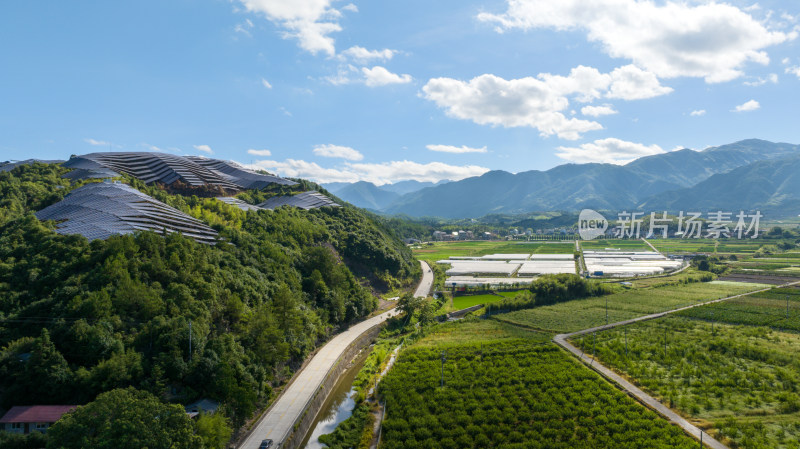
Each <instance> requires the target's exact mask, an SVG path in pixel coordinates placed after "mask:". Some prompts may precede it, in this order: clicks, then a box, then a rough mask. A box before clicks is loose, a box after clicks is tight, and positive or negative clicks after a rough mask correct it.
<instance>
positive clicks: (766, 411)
mask: <svg viewBox="0 0 800 449" xmlns="http://www.w3.org/2000/svg"><path fill="white" fill-rule="evenodd" d="M762 296H763V295H762ZM762 299H767V298H762ZM715 307H716V305H709V306H704V307H699V308H697V309H700V310H702V309H712V308H715ZM693 310H694V309H693ZM793 313H795V314H797V313H798V310H794V311H793ZM699 315H700V316H701V317H702V316H704V315H703V314H699ZM705 316H708V317H711V316H713V317H714V319H715V322H711V321H705V320H699V319H693V318H689V317H687V316H670V317H666V318H661V319H657V320H652V321H646V322H640V323H636V324H632V325H628V326H624V327H619V328H615V329H612V330H608V331H603V332H598V333H597V334H596V335H584V336H581V337H577V338H575V339H574V341H573V344H575V345H576V346H578V347H580V348H581V349H582V350H583V351H584V352H586V353H587V354H593V353H596V356H597V358H598V360H599V361H600V362H602V363H603V364H605V365H606V366H609V367H610V368H612V369H614V370H615V371H618V372H620V373H622V374H623V375H625V376H626V377H628V378H629V379H631V380H632V381H633V382H635V383H637V384H638V385H639V386H640V387H642V388H643V389H645V390H647V391H648V392H649V393H651V394H652V395H653V396H655V397H657V398H660V399H661V400H662V402H663V403H664V404H666V405H668V406H670V407H671V408H673V409H675V410H677V411H679V412H680V413H681V414H683V415H684V416H687V417H690V420H691V421H693V422H694V423H695V424H697V425H699V426H700V427H703V428H705V429H707V431H708V432H709V433H711V434H712V435H715V436H716V437H717V438H718V439H720V440H722V442H724V443H726V444H728V445H729V446H730V447H740V448H745V449H762V448H798V447H800V396H798V392H800V358H798V355H799V354H798V353H799V352H800V350H798V348H800V335H799V334H798V333H796V332H781V331H777V330H774V329H770V328H768V327H764V326H749V325H741V324H727V323H723V322H722V321H725V322H728V323H731V322H736V321H741V322H747V323H752V320H751V319H750V313H749V312H746V313H740V314H739V315H738V317H741V318H742V319H741V320H737V319H736V316H737V315H733V314H728V315H722V314H719V315H718V314H716V313H715V314H713V315H710V314H708V315H705ZM795 316H797V315H795ZM626 348H627V349H626Z"/></svg>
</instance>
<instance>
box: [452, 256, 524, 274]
mask: <svg viewBox="0 0 800 449" xmlns="http://www.w3.org/2000/svg"><path fill="white" fill-rule="evenodd" d="M437 263H445V264H450V265H451V266H452V268H450V269H449V270H447V273H446V274H447V275H448V276H464V275H475V276H477V275H494V276H505V277H511V275H513V274H514V273H515V272H516V271H517V269H519V267H520V266H521V265H522V264H521V263H518V262H506V261H504V260H440V261H438V262H437Z"/></svg>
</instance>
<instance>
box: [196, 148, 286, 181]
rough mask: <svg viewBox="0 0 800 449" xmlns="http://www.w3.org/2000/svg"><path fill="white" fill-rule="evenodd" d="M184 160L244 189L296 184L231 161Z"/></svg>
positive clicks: (198, 157)
mask: <svg viewBox="0 0 800 449" xmlns="http://www.w3.org/2000/svg"><path fill="white" fill-rule="evenodd" d="M186 158H187V159H189V160H191V161H194V162H196V163H198V164H200V165H202V166H204V167H206V168H208V169H210V170H212V171H214V172H216V173H217V174H219V175H221V176H223V177H225V178H227V179H228V180H229V181H230V182H232V183H234V184H236V185H238V186H239V187H242V188H244V189H263V188H264V187H267V186H269V185H270V184H279V185H283V186H293V185H296V184H297V183H296V182H294V181H290V180H288V179H283V178H280V177H278V176H272V175H264V174H261V173H257V172H254V171H252V170H248V169H247V168H244V167H242V166H241V165H239V164H237V163H236V162H233V161H223V160H220V159H209V158H207V157H202V156H187V157H186Z"/></svg>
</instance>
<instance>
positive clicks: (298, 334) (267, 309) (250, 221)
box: [0, 164, 419, 447]
mask: <svg viewBox="0 0 800 449" xmlns="http://www.w3.org/2000/svg"><path fill="white" fill-rule="evenodd" d="M65 171H66V169H64V168H62V167H60V166H58V165H48V164H34V165H30V166H21V167H18V168H16V169H14V170H12V171H10V172H5V173H0V347H2V352H0V408H3V409H7V408H8V407H10V406H13V405H27V404H53V403H60V404H86V403H88V402H90V401H93V400H94V399H95V398H96V397H97V396H98V395H99V394H101V393H103V392H107V391H111V390H115V389H119V388H128V387H134V388H136V389H138V390H143V391H146V392H149V393H150V394H152V395H154V396H155V397H157V398H158V399H159V400H161V401H162V402H165V403H169V402H171V403H180V404H187V403H189V402H191V401H194V400H196V399H198V398H202V397H206V398H210V399H213V400H216V401H219V402H220V403H221V404H222V412H223V413H222V415H221V416H226V417H228V418H230V422H229V423H228V424H226V425H233V426H238V425H240V424H242V423H243V422H244V421H245V420H246V419H249V418H250V417H251V416H252V414H253V412H254V411H255V410H256V408H257V407H259V406H261V405H264V404H265V403H266V402H267V401H268V400H269V399H270V398H271V397H272V396H273V395H274V393H273V391H274V389H275V388H277V387H278V386H279V385H281V384H282V383H283V382H285V381H286V380H287V379H288V378H289V377H290V376H291V374H292V372H293V371H294V370H296V369H297V368H298V367H299V366H300V364H301V363H302V360H303V359H304V357H305V356H306V355H307V354H308V353H309V352H310V351H312V350H313V349H314V348H315V347H316V346H317V345H318V344H319V343H320V342H322V341H324V340H325V339H327V338H328V337H329V336H330V335H331V334H332V333H334V332H336V331H337V330H338V329H340V328H342V327H345V326H347V325H348V324H349V323H352V322H354V321H356V320H359V319H361V318H363V317H365V316H367V315H369V314H370V313H371V312H372V311H373V310H374V309H375V308H376V305H377V304H376V299H375V297H374V296H373V295H372V294H371V293H372V291H385V290H387V289H390V288H397V287H405V286H410V285H411V284H412V283H413V281H414V280H415V279H416V278H417V277H418V275H419V267H418V266H417V264H416V263H415V262H414V261H413V259H412V256H411V253H410V251H409V250H408V249H407V248H406V247H405V246H404V245H403V244H402V242H400V241H398V240H397V239H396V238H394V237H392V234H391V233H390V231H387V230H386V229H384V228H383V227H382V226H381V225H380V224H379V223H377V222H376V221H375V220H374V219H373V218H371V217H370V216H368V215H365V214H364V213H363V212H361V211H360V210H358V209H356V208H353V207H342V208H325V209H317V210H311V211H303V210H298V209H292V208H280V209H277V210H275V211H263V210H262V211H257V212H244V211H242V210H240V209H238V208H236V207H233V206H230V205H227V204H224V203H222V202H220V201H217V200H215V199H203V198H198V197H194V196H192V197H184V196H178V195H171V194H169V193H167V192H166V191H164V190H162V189H160V188H159V187H157V186H146V185H144V184H143V183H141V182H139V181H137V180H134V179H130V178H127V179H126V180H125V182H128V183H130V184H131V185H133V186H134V187H136V188H138V189H139V190H141V191H143V192H145V193H147V194H149V195H151V196H153V197H155V198H156V199H158V200H160V201H163V202H165V203H167V204H169V205H171V206H173V207H176V208H178V209H180V210H182V211H184V212H186V213H188V214H190V215H192V216H194V217H196V218H199V219H201V220H203V221H205V222H206V223H208V224H209V225H211V226H212V227H214V228H215V229H216V230H218V231H219V233H220V236H221V237H222V239H221V241H220V242H219V243H217V244H216V245H204V244H200V243H197V242H195V241H194V240H192V239H190V238H186V237H183V236H181V235H179V234H172V235H168V236H166V237H163V236H161V235H158V234H156V233H153V232H141V233H136V234H134V235H123V236H115V237H112V238H110V239H108V240H105V241H103V240H95V241H92V242H89V241H88V240H87V239H86V238H84V237H82V236H64V235H59V234H57V233H55V232H54V226H55V224H54V223H52V222H40V221H39V220H37V219H36V218H35V217H34V216H33V213H32V212H34V211H36V210H39V209H41V208H43V207H46V206H48V205H50V204H53V203H55V202H57V201H58V200H60V199H61V198H63V197H64V196H65V195H66V194H67V193H68V192H69V191H70V190H71V189H74V188H75V187H77V186H78V185H79V184H70V182H69V181H68V180H65V179H63V178H61V175H62V174H63V173H64V172H65ZM303 187H308V186H306V185H301V186H299V188H303ZM281 189H282V190H284V189H286V188H285V187H283V188H281ZM268 194H269V193H264V192H254V191H247V192H243V193H241V194H240V195H239V196H240V198H245V199H247V198H248V196H249V197H259V198H262V197H264V196H265V195H268ZM229 432H230V430H228V433H229ZM62 434H65V433H64V432H62ZM59 444H61V443H59ZM64 444H66V443H64ZM209 444H210V443H209ZM212 446H214V445H207V447H212ZM217 447H218V446H217Z"/></svg>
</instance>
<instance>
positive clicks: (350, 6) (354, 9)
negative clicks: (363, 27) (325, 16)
mask: <svg viewBox="0 0 800 449" xmlns="http://www.w3.org/2000/svg"><path fill="white" fill-rule="evenodd" d="M342 11H350V12H358V6H356V5H354V4H352V3H348V4H346V5H344V6H342Z"/></svg>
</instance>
